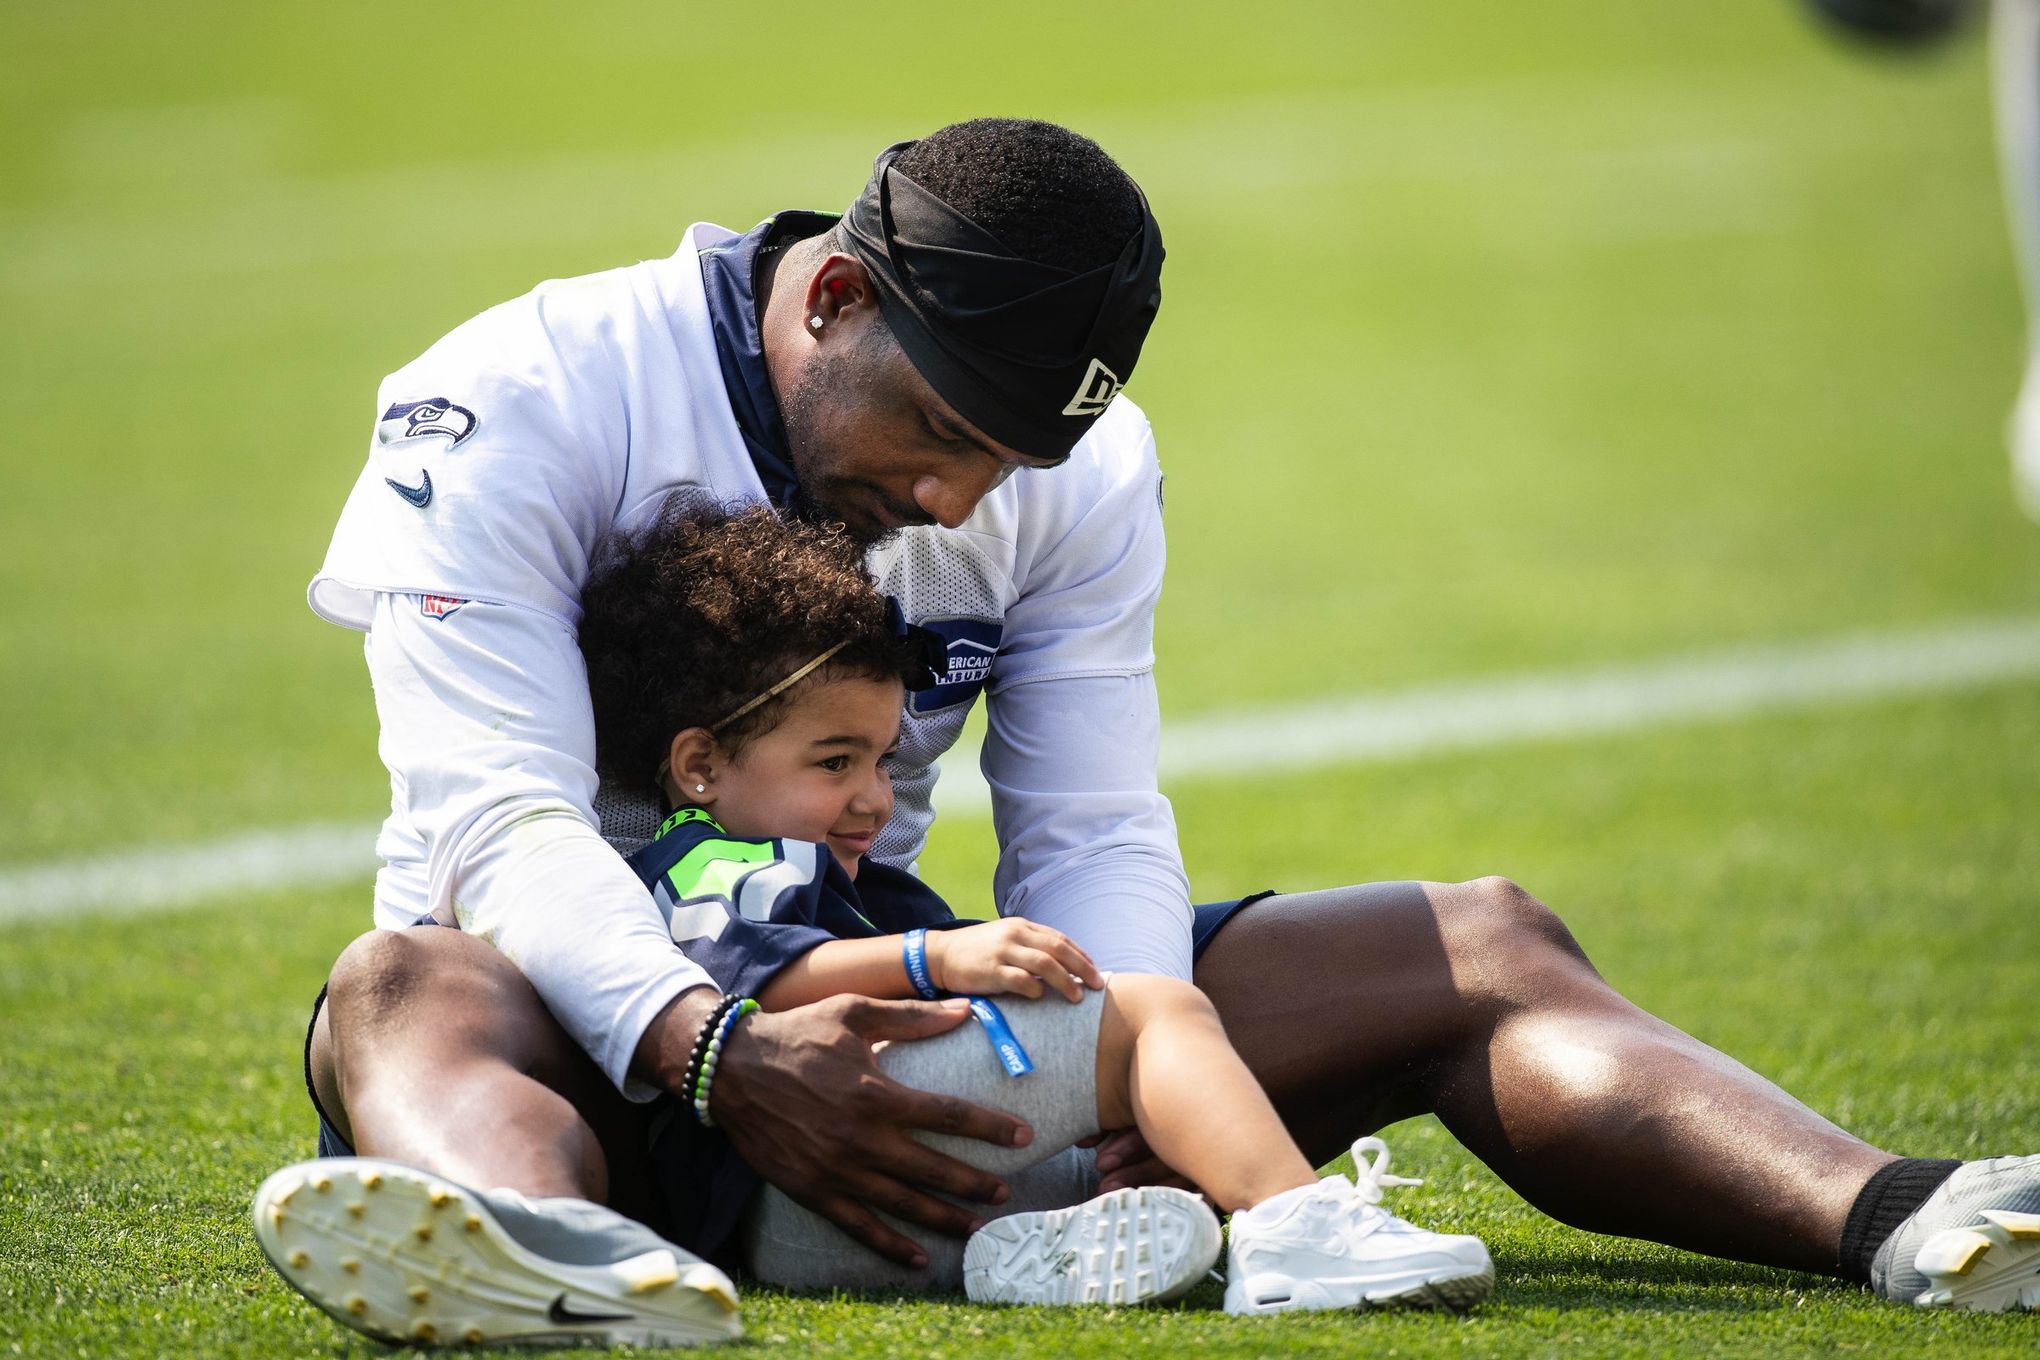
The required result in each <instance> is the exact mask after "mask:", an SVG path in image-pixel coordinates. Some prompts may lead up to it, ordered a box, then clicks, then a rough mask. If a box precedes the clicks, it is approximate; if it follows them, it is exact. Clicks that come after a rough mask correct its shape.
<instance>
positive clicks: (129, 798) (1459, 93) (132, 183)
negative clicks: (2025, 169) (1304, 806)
mask: <svg viewBox="0 0 2040 1360" xmlns="http://www.w3.org/2000/svg"><path fill="white" fill-rule="evenodd" d="M1979 37H1980V35H1978V34H1970V35H1967V37H1966V38H1958V39H1957V40H1956V41H1953V42H1950V43H1947V44H1945V45H1943V46H1942V47H1939V48H1937V49H1935V50H1934V51H1932V52H1931V53H1928V54H1926V56H1925V57H1924V59H1904V58H1901V57H1900V56H1898V55H1896V54H1893V53H1888V52H1877V51H1867V50H1863V49H1861V48H1860V47H1859V46H1858V45H1852V44H1845V43H1843V42H1840V41H1837V40H1836V39H1835V38H1834V37H1833V36H1832V35H1831V34H1830V33H1828V32H1825V31H1822V30H1820V29H1819V28H1818V27H1817V26H1816V25H1815V24H1814V23H1812V22H1810V21H1809V19H1808V18H1807V17H1806V16H1805V15H1804V14H1803V12H1802V10H1801V8H1800V7H1799V6H1798V5H1796V4H1794V3H1790V2H1789V0H1729V2H1725V3H1708V4H1704V5H1694V4H1670V3H1654V4H1642V5H1639V4H1635V3H1633V0H1573V2H1571V3H1564V4H1552V5H1540V6H1535V7H1526V6H1512V5H1494V4H1484V3H1475V2H1474V0H1455V2H1441V3H1425V4H1421V5H1380V4H1360V5H1354V4H1337V5H1323V6H1309V5H1274V6H1266V7H1253V8H1251V9H1249V8H1248V7H1241V6H1225V5H1212V6H1183V5H1125V6H1105V7H1098V6H1089V5H1069V6H1063V5H1055V4H1041V5H1030V6H1025V7H1021V8H1020V9H1018V10H1016V9H1013V8H1012V7H1004V8H1002V9H1001V11H1000V12H998V13H997V14H993V13H991V12H985V13H984V14H983V15H981V16H977V17H973V12H970V11H966V10H962V9H958V8H957V7H924V8H919V9H916V8H911V7H901V6H886V5H880V6H875V7H856V6H843V5H839V4H812V5H810V4H798V3H796V4H782V5H773V6H770V7H745V6H686V7H674V6H670V5H661V4H647V5H642V6H631V5H621V4H611V3H598V4H587V5H575V6H557V5H545V4H523V3H512V4H501V3H491V4H474V5H459V4H435V5H432V6H429V7H419V6H415V5H380V6H378V5H356V4H349V5H337V6H318V7H303V6H288V7H281V8H278V7H269V6H248V5H239V6H232V5H206V4H197V5H190V6H179V7H174V8H165V7H162V6H143V5H135V6H120V5H111V4H94V5H80V6H60V7H29V6H11V7H8V8H7V10H6V12H5V13H4V15H0V74H4V77H5V78H4V79H0V110H4V114H0V126H4V129H5V130H4V133H0V298H4V311H5V316H6V325H5V326H4V328H0V384H4V392H5V398H6V400H5V409H6V410H7V412H8V413H9V419H8V422H7V433H6V437H5V440H4V444H0V449H4V452H0V458H4V459H5V477H4V481H0V572H4V577H0V713H4V714H5V715H6V717H5V723H6V731H7V734H8V740H7V744H6V748H5V750H6V754H5V757H4V760H0V771H4V773H0V861H4V862H15V863H26V862H39V861H43V860H46V859H49V858H51V857H56V856H62V855H67V854H71V853H77V852H87V851H91V850H94V849H97V848H101V847H103V846H105V845H106V843H107V841H108V839H109V837H110V836H113V835H115V834H116V833H115V826H116V824H117V825H118V826H119V828H120V829H119V831H118V833H117V835H118V838H119V839H120V840H121V841H122V842H130V841H134V840H137V839H139V840H147V841H151V842H158V841H160V842H181V841H185V840H189V839H193V838H199V837H207V836H214V835H220V834H225V833H229V832H233V831H236V830H240V829H245V828H248V827H251V826H255V825H265V826H266V825H285V824H293V823H298V822H303V821H309V820H316V819H347V818H354V819H359V818H362V817H370V818H372V817H373V816H374V815H375V814H376V812H377V810H378V808H379V807H380V806H382V805H383V803H384V801H385V798H386V792H385V790H386V783H385V780H384V777H383V775H382V772H381V770H380V769H379V767H378V765H377V763H376V761H375V759H374V755H373V748H372V739H373V727H372V715H371V711H370V703H369V693H368V687H367V685H366V684H365V683H364V680H365V673H364V670H363V667H362V665H361V661H360V657H359V651H358V645H357V642H356V640H355V639H354V638H352V637H350V636H349V635H347V634H345V633H343V632H340V631H338V630H336V629H333V628H330V627H328V626H326V625H323V624H321V623H319V622H318V621H317V620H316V619H315V618H314V617H313V616H312V615H311V614H310V613H309V611H308V610H307V609H306V608H305V607H304V604H303V598H302V596H303V588H304V585H305V582H306V580H307V579H308V578H309V576H310V575H311V573H312V571H313V570H314V569H315V568H316V566H317V565H318V562H319V560H320V557H321V554H322V552H323V550H324V546H325V542H326V537H327V535H328V533H329V532H330V529H331V526H332V522H333V520H334V518H335V517H336V515H337V513H338V510H339V506H340V504H341V502H342V500H343V498H344V496H345V492H346V490H347V488H348V486H349V485H350V483H351V481H352V479H353V477H354V475H355V473H356V472H357V471H358V469H359V465H360V460H361V458H362V456H363V450H364V448H365V440H366V436H367V433H368V430H369V427H370V423H371V420H372V418H373V415H374V414H375V413H374V411H373V410H372V409H371V408H372V406H373V402H374V395H375V387H376V382H377V380H378V379H379V378H380V376H381V375H382V374H384V373H385V372H387V371H389V370H391V369H393V368H395V367H397V366H398V365H399V364H401V363H403V362H404V361H406V360H407V359H409V358H410V357H412V356H413V355H415V354H416V353H417V352H418V351H420V350H421V349H423V348H424V347H425V346H426V345H427V344H429V343H430V342H431V341H432V340H433V339H435V338H437V337H438V336H439V335H440V334H442V333H444V332H445V331H446V330H448V329H450V328H451V327H452V326H453V325H455V324H457V323H458V322H460V321H461V320H463V319H465V318H466V317H468V316H470V315H472V314H473V313H474V312H476V311H479V310H480V309H482V308H483V307H485V306H488V305H489V304H491V303H494V302H497V301H500V300H502V299H505V298H507V297H511V296H514V295H516V294H518V293H520V292H522V291H524V290H525V289H527V288H529V287H530V286H531V285H532V284H533V283H535V282H537V281H538V280H540V279H543V278H548V277H556V276H563V275H572V274H578V273H585V272H589V271H593V270H597V269H603V268H607V267H610V266H613V265H616V264H620V263H626V262H629V261H632V260H636V259H640V258H645V257H650V256H659V255H664V254H667V253H669V252H670V251H671V250H672V249H673V248H674V246H675V244H676V242H677V240H678V237H679V235H680V233H681V232H682V231H683V230H684V228H685V227H686V225H687V224H688V223H689V222H691V221H695V220H700V219H708V220H714V221H718V222H722V223H725V224H729V225H733V226H744V225H748V224H749V223H751V222H753V221H755V220H757V219H758V218H760V217H762V216H764V215H765V214H767V213H769V212H771V211H773V210H774V209H777V208H781V207H791V206H814V207H826V208H839V207H841V206H842V205H843V204H844V203H846V202H847V201H848V200H849V198H850V197H851V196H852V195H853V194H854V193H855V192H856V191H857V190H858V188H859V187H860V186H861V185H862V183H863V180H864V177H865V175H866V174H867V172H868V168H869V163H870V158H871V156H872V154H873V153H874V152H875V151H876V150H878V149H879V148H881V147H883V146H884V145H886V144H887V143H889V142H891V141H894V140H897V139H899V138H902V137H907V136H913V135H917V134H921V133H925V132H926V131H929V130H931V129H932V128H934V127H936V126H939V125H940V124H942V123H944V122H947V121H951V120H954V119H956V118H960V117H966V116H972V115H976V114H980V113H986V112H993V113H1018V114H1028V115H1038V116H1043V117H1049V118H1054V119H1057V120H1060V121H1065V122H1068V123H1070V124H1072V125H1073V126H1075V127H1077V128H1078V129H1080V130H1082V131H1084V132H1086V133H1088V134H1090V135H1092V136H1094V137H1095V138H1097V139H1098V140H1099V141H1100V142H1101V143H1102V144H1103V145H1105V146H1106V147H1107V149H1108V150H1110V151H1112V152H1113V153H1114V154H1115V155H1116V156H1118V157H1119V158H1120V159H1121V160H1122V161H1123V162H1124V163H1125V165H1126V166H1127V167H1128V168H1129V169H1130V170H1131V171H1132V172H1133V173H1134V175H1135V176H1136V177H1137V178H1139V179H1140V180H1141V182H1142V183H1143V185H1145V186H1146V188H1147V190H1148V192H1149V194H1150V196H1151V197H1152V199H1153V201H1154V204H1155V207H1156V210H1157V213H1158V215H1159V217H1160V219H1161V221H1162V223H1163V225H1164V228H1165V230H1166V233H1167V240H1168V244H1169V257H1170V258H1169V264H1168V270H1167V276H1166V285H1167V287H1166V296H1167V305H1166V308H1165V310H1164V312H1163V317H1162V321H1161V323H1160V325H1159V326H1158V327H1157V329H1156V332H1155V337H1154V340H1153V342H1152V345H1151V347H1150V351H1149V353H1148V355H1147V356H1146V358H1145V359H1144V361H1143V363H1142V366H1141V370H1140V373H1139V376H1138V378H1137V380H1136V382H1135V383H1134V385H1133V388H1132V389H1131V395H1132V396H1133V397H1134V398H1135V399H1136V400H1138V401H1139V402H1141V403H1142V405H1143V406H1144V407H1145V408H1146V409H1147V411H1148V412H1149V414H1150V416H1151V417H1152V419H1153V420H1154V422H1155V425H1156V427H1157V429H1158V432H1159V437H1160V448H1161V453H1162V458H1163V462H1164V466H1165V468H1166V470H1167V472H1168V474H1169V484H1168V486H1169V521H1170V537H1171V547H1172V550H1173V551H1172V562H1171V569H1170V578H1169V592H1168V595H1167V597H1166V599H1165V602H1164V608H1163V614H1162V620H1161V638H1160V653H1161V657H1162V671H1161V674H1162V678H1163V682H1164V694H1165V699H1166V703H1167V705H1168V712H1169V713H1170V715H1171V716H1178V715H1189V714H1194V713H1198V712H1201V711H1206V710H1211V709H1213V708H1217V707H1223V706H1229V705H1251V704H1266V703H1277V702H1280V701H1285V700H1294V699H1302V698H1311V697H1322V696H1327V695H1343V694H1347V693H1350V692H1355V691H1371V690H1377V689H1381V688H1384V687H1388V688H1394V687H1402V686H1408V685H1413V684H1420V683H1423V682H1427V681H1436V680H1440V679H1444V678H1463V677H1470V676H1479V675H1486V674H1497V673H1504V672H1513V671H1517V670H1521V669H1523V668H1528V667H1548V666H1554V665H1568V664H1574V663H1579V662H1585V661H1606V660H1625V659H1634V658H1644V657H1654V656H1658V655H1660V654H1666V653H1675V652H1680V651H1684V650H1690V649H1695V648H1712V647H1717V646H1726V645H1736V644H1743V643H1748V642H1753V641H1768V640H1797V639H1802V638H1807V637H1814V636H1820V635H1828V634H1833V633H1837V632H1843V631H1849V630H1859V629H1898V628H1902V627H1906V626H1911V625H1918V624H1926V623H1941V622H1946V621H1948V620H1950V619H1952V618H1961V617H1970V616H1977V615H1996V614H2006V613H2017V612H2019V611H2021V610H2032V609H2034V608H2035V607H2036V606H2040V532H2036V530H2035V528H2034V526H2032V525H2030V524H2027V523H2023V522H2021V521H2020V520H2019V519H2018V517H2017V516H2016V514H2015V513H2014V511H2013V507H2012V504H2011V502H2010V499H2009V497H2008V495H2007V491H2006V478H2005V473H2004V458H2003V455H2002V453H2001V450H2000V444H2001V440H2000V427H2001V422H2002V420H2003V418H2004V415H2005V412H2006V410H2007V408H2008V405H2009V403H2010V400H2011V397H2012V394H2013V391H2014V389H2015V386H2016V379H2017V377H2018V373H2019V368H2020V361H2021V354H2022V350H2021V343H2020V332H2021V320H2022V318H2021V310H2020V306H2019V301H2018V294H2017V290H2016V286H2015V282H2014V277H2013V271H2012V265H2011V261H2010V256H2009V252H2008V247H2007V243H2006V234H2005V228H2004V226H2003V220H2002V212H2001V209H2000V204H1999V199H1998V190H1997V182H1996V175H1995V171H1994V167H1993V163H1992V150H1991V146H1992V143H1991V135H1990V127H1989V118H1990V115H1989V107H1988V99H1987V88H1986V80H1985V69H1984V68H1985V62H1984V57H1985V52H1984V44H1983V43H1982V42H1981V41H1979ZM2029 697H2030V696H2029ZM1257 796H1266V797H1271V798H1280V797H1281V796H1282V795H1281V794H1280V792H1279V790H1276V789H1270V790H1259V791H1257ZM144 810H146V812H145V814H144ZM143 815H145V817H146V834H144V830H143V828H142V827H141V826H139V825H137V824H136V820H137V818H138V817H141V816H143Z"/></svg>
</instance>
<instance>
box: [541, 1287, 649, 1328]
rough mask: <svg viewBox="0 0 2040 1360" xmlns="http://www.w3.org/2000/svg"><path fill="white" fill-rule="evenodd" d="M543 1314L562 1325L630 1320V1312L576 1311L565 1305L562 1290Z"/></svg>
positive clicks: (565, 1300)
mask: <svg viewBox="0 0 2040 1360" xmlns="http://www.w3.org/2000/svg"><path fill="white" fill-rule="evenodd" d="M545 1315H546V1316H547V1317H548V1318H550V1319H552V1320H553V1321H554V1322H557V1323H561V1324H563V1325H564V1324H566V1323H570V1322H629V1321H630V1320H631V1314H629V1313H577V1312H575V1311H574V1310H573V1309H571V1308H569V1307H567V1296H566V1294H565V1292H564V1291H562V1292H561V1294H560V1295H559V1297H558V1298H556V1299H554V1300H553V1301H552V1307H550V1308H548V1309H546V1310H545Z"/></svg>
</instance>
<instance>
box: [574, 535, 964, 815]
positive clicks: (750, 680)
mask: <svg viewBox="0 0 2040 1360" xmlns="http://www.w3.org/2000/svg"><path fill="white" fill-rule="evenodd" d="M581 607H582V610H583V615H582V619H581V655H582V656H583V658H585V659H586V661H587V663H588V692H589V696H590V698H591V699H592V700H593V701H594V707H595V763H596V766H597V768H598V769H599V770H600V772H601V773H602V774H603V775H604V776H605V777H606V778H610V779H614V780H617V781H620V782H624V783H631V784H639V785H643V784H645V783H655V782H656V780H657V775H656V773H655V771H657V769H658V768H659V766H660V764H661V763H662V762H663V761H664V760H665V758H666V753H667V750H668V748H669V747H670V746H671V745H672V741H673V736H674V734H675V733H678V732H683V731H685V730H686V729H688V728H690V727H707V728H712V729H714V731H715V736H716V740H717V741H719V742H721V743H722V744H723V746H724V748H725V749H727V750H728V751H729V752H730V753H731V754H732V755H735V754H737V753H739V752H740V751H742V749H743V747H744V744H745V743H746V742H747V741H749V740H750V739H751V738H753V737H755V736H758V735H759V734H761V733H764V732H768V731H770V730H771V729H772V728H773V727H774V726H776V725H777V724H778V722H779V720H780V716H781V714H782V713H783V712H784V710H785V708H786V705H787V702H788V700H789V699H790V698H791V696H793V695H795V694H798V693H799V692H800V691H801V690H802V689H803V688H805V687H807V686H808V685H811V684H814V683H816V682H818V681H821V680H823V679H840V678H842V677H844V676H848V675H856V676H868V677H871V678H874V679H887V680H899V681H901V682H902V683H905V684H910V685H911V684H914V683H916V682H917V680H920V681H923V682H924V681H925V676H926V663H925V659H924V657H923V655H922V654H921V653H918V652H917V651H916V649H915V647H914V645H913V644H911V643H910V642H909V641H907V640H906V639H904V638H901V637H899V636H896V634H895V630H894V624H893V618H894V615H893V611H892V610H891V609H890V608H889V607H888V604H887V601H886V597H885V596H884V595H882V594H881V593H879V589H878V586H877V584H876V583H875V582H874V581H873V580H872V578H871V575H870V573H869V572H867V571H866V570H865V567H864V560H863V556H862V553H861V552H860V551H859V549H858V548H857V546H856V544H854V543H852V542H851V541H850V539H849V538H848V537H847V536H846V535H845V534H844V533H843V532H842V531H841V530H840V529H838V528H836V527H835V526H833V525H814V524H804V523H798V522H795V521H791V520H783V519H781V518H779V516H777V515H776V514H774V513H773V512H772V511H771V509H769V508H768V507H765V506H752V507H750V508H748V509H736V508H729V507H724V508H710V509H703V508H700V507H698V506H696V507H689V506H687V505H686V504H684V503H683V502H682V500H681V498H679V497H675V498H674V499H672V500H669V501H668V502H667V503H666V505H665V506H664V507H663V508H662V509H661V510H660V512H659V514H658V515H657V516H656V517H655V518H654V520H653V521H652V523H651V525H650V526H649V527H647V528H645V529H643V530H641V531H639V532H638V533H636V534H633V535H630V536H628V537H623V536H619V537H617V538H615V539H612V540H611V541H610V542H609V543H607V544H605V545H604V547H603V549H602V550H601V551H600V552H599V553H598V554H597V558H596V566H595V569H594V571H593V572H592V573H591V574H590V576H589V578H588V582H587V585H586V586H585V587H584V588H583V590H582V593H581ZM838 643H844V644H846V645H844V647H843V648H842V650H841V651H838V652H837V653H836V654H835V655H834V656H832V657H830V658H829V660H828V662H827V664H825V665H823V666H822V667H821V668H820V669H818V670H817V671H815V672H814V673H813V674H812V675H810V676H808V677H807V678H806V679H803V680H802V681H800V682H799V683H798V684H796V685H794V686H792V687H791V688H789V689H788V690H786V691H785V692H784V693H781V694H778V695H775V696H773V697H772V698H771V699H770V700H768V701H766V702H765V703H762V704H760V705H758V707H756V708H754V709H751V710H750V711H749V712H747V713H745V714H744V715H743V716H742V717H740V718H737V719H735V720H734V721H729V722H727V723H726V725H723V726H717V724H719V723H724V722H725V720H726V719H728V718H729V717H730V715H731V714H733V713H735V712H736V711H737V710H738V709H739V708H742V707H743V706H744V705H745V704H747V703H749V702H750V701H751V700H753V699H755V698H757V697H758V696H759V695H761V694H763V693H765V691H767V690H769V689H771V688H772V686H774V685H776V684H778V683H779V682H780V681H782V680H784V679H786V678H787V677H788V676H789V675H792V674H793V673H794V672H795V671H797V670H799V669H800V668H801V667H802V666H805V665H806V664H808V663H809V662H810V661H813V660H814V659H815V658H816V657H818V656H820V655H821V654H822V653H823V652H826V651H828V650H829V649H830V648H832V647H834V646H836V645H837V644H838Z"/></svg>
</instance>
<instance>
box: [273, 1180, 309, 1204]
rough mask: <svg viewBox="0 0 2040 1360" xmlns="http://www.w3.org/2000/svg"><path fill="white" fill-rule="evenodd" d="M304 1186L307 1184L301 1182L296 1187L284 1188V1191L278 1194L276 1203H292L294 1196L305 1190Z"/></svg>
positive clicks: (288, 1186) (287, 1186)
mask: <svg viewBox="0 0 2040 1360" xmlns="http://www.w3.org/2000/svg"><path fill="white" fill-rule="evenodd" d="M304 1185H305V1183H304V1182H303V1181H299V1182H297V1183H296V1184H295V1185H286V1186H284V1187H283V1189H281V1190H279V1191H277V1192H276V1202H277V1203H278V1204H288V1203H290V1197H291V1196H292V1195H295V1194H296V1193H297V1192H298V1191H300V1190H302V1189H304Z"/></svg>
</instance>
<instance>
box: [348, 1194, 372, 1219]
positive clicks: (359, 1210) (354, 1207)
mask: <svg viewBox="0 0 2040 1360" xmlns="http://www.w3.org/2000/svg"><path fill="white" fill-rule="evenodd" d="M347 1212H348V1213H349V1214H351V1215H352V1216H354V1217H355V1218H360V1217H361V1216H362V1215H363V1214H365V1213H367V1212H368V1206H367V1205H366V1204H363V1203H362V1202H361V1201H360V1200H358V1199H351V1200H348V1201H347Z"/></svg>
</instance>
